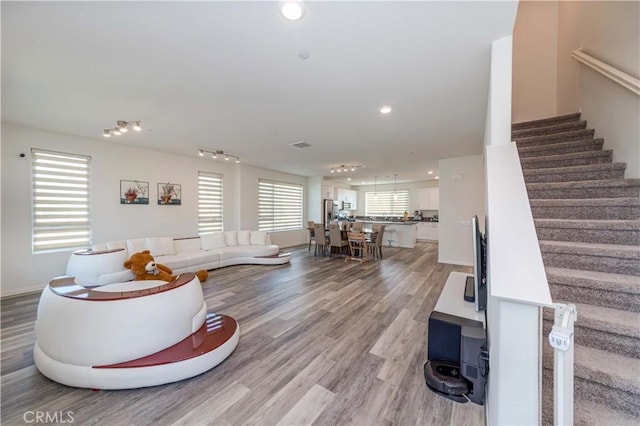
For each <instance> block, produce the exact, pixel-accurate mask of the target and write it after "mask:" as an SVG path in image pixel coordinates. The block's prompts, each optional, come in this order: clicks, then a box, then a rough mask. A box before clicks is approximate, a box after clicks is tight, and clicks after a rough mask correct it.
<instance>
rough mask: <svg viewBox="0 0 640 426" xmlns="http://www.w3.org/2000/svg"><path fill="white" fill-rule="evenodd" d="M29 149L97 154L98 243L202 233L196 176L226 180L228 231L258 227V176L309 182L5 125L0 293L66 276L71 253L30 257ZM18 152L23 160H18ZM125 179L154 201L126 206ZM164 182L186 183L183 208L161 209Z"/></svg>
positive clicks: (285, 237)
mask: <svg viewBox="0 0 640 426" xmlns="http://www.w3.org/2000/svg"><path fill="white" fill-rule="evenodd" d="M32 147H33V148H41V149H48V150H53V151H62V152H70V153H75V154H82V155H90V156H91V157H92V163H91V167H92V173H91V189H92V202H91V209H92V229H93V241H94V242H96V243H99V242H106V241H112V240H117V239H125V238H135V237H144V236H175V237H188V236H195V235H197V232H198V217H197V178H198V171H207V172H212V173H221V174H223V175H224V189H223V191H224V195H223V196H224V228H225V229H226V230H232V229H257V221H258V215H257V185H258V177H265V178H269V179H281V180H284V181H287V182H295V183H300V184H302V185H306V178H303V177H300V176H295V175H286V174H283V173H278V172H272V171H269V170H264V169H257V168H252V167H249V166H246V165H245V166H243V165H240V166H242V167H238V165H236V164H226V163H222V162H216V161H212V160H205V159H200V158H199V157H197V156H194V157H193V158H191V157H185V156H179V155H172V154H166V153H162V152H156V151H151V150H146V149H139V148H133V147H130V146H128V145H126V144H125V143H123V144H117V143H107V142H103V141H98V140H93V139H83V138H77V137H74V136H69V135H63V134H58V133H52V132H46V131H41V130H36V129H30V128H25V127H20V126H14V125H10V124H6V123H3V124H2V227H1V228H2V265H3V268H2V282H1V283H2V284H1V285H2V289H1V290H2V293H1V294H2V296H6V295H10V294H15V293H20V292H26V291H35V290H39V289H41V288H43V287H44V285H45V284H46V283H48V281H49V280H50V279H51V278H53V277H55V276H59V275H63V274H64V272H65V267H66V262H67V259H68V257H69V253H70V251H62V252H55V253H46V254H32V253H31V213H30V211H31V175H30V149H31V148H32ZM20 153H25V154H26V157H25V158H20V157H19V154H20ZM120 179H130V180H141V181H148V182H149V184H150V193H151V197H150V198H151V200H150V204H149V205H121V204H120V201H119V192H120ZM167 181H170V182H173V183H179V184H181V185H182V205H180V206H159V205H157V203H156V202H155V197H156V195H157V189H156V188H157V183H158V182H167ZM305 192H306V191H305ZM240 194H242V195H240ZM296 232H298V231H296ZM296 232H294V233H293V235H292V233H272V241H273V242H274V243H275V244H280V245H281V246H283V247H285V246H289V245H295V244H304V243H306V231H304V230H302V231H299V232H298V233H299V234H300V235H297V234H296ZM280 234H282V235H280Z"/></svg>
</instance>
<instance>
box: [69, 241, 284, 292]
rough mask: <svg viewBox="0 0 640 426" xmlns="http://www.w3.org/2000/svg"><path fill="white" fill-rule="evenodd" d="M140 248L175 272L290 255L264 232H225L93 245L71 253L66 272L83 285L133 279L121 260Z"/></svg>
mask: <svg viewBox="0 0 640 426" xmlns="http://www.w3.org/2000/svg"><path fill="white" fill-rule="evenodd" d="M143 250H149V251H150V252H151V255H152V256H153V257H154V258H155V260H156V262H157V263H161V264H163V265H166V266H168V267H170V268H171V269H173V273H174V274H181V273H184V272H196V271H198V270H201V269H207V270H211V269H216V268H221V267H224V266H230V265H240V264H259V265H279V264H284V263H287V262H289V261H290V260H291V256H290V254H280V248H279V247H278V246H277V245H274V244H271V238H270V236H269V233H268V232H266V231H249V230H247V231H226V232H218V233H213V234H207V235H203V236H201V237H194V238H173V237H151V238H135V239H129V240H119V241H111V242H108V243H102V244H95V245H94V246H93V247H91V249H89V250H87V251H78V252H75V253H74V254H72V255H71V256H70V258H69V263H68V264H67V272H66V274H67V275H68V276H73V277H75V278H76V280H75V281H76V283H77V284H79V285H85V286H96V285H105V284H111V283H116V282H123V281H128V280H132V279H133V278H134V277H133V274H132V273H131V271H130V270H128V269H126V268H125V267H124V266H123V263H124V261H125V260H127V259H128V258H129V257H130V256H131V255H132V254H133V253H137V252H140V251H143ZM90 254H99V255H98V256H96V255H90Z"/></svg>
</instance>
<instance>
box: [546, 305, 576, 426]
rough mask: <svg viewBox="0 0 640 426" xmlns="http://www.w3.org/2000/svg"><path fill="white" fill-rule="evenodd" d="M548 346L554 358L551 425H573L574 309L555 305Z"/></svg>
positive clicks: (568, 306) (574, 306)
mask: <svg viewBox="0 0 640 426" xmlns="http://www.w3.org/2000/svg"><path fill="white" fill-rule="evenodd" d="M553 307H554V310H555V312H554V322H553V328H552V329H551V332H550V333H549V343H550V344H551V347H553V349H554V354H553V424H555V425H573V328H574V323H575V322H576V320H577V318H578V317H577V315H578V314H577V311H576V305H574V304H568V305H566V304H564V303H554V304H553Z"/></svg>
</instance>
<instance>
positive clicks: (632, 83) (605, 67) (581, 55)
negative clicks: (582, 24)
mask: <svg viewBox="0 0 640 426" xmlns="http://www.w3.org/2000/svg"><path fill="white" fill-rule="evenodd" d="M571 57H572V58H573V59H575V60H576V61H578V62H581V63H583V64H585V65H586V66H588V67H589V68H591V69H593V70H595V71H597V72H599V73H600V74H602V75H604V76H605V77H607V78H609V79H611V80H613V81H615V82H616V83H618V84H619V85H621V86H622V87H624V88H626V89H629V90H631V91H632V92H633V93H635V94H636V95H640V80H639V79H637V78H635V77H634V76H632V75H629V74H627V73H625V72H624V71H620V70H619V69H617V68H615V67H613V66H611V65H609V64H607V63H605V62H602V61H600V60H598V59H596V58H594V57H593V56H591V55H588V54H586V53H585V52H583V51H582V49H576V50H574V51H573V52H571Z"/></svg>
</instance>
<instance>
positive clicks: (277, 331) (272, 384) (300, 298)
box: [1, 242, 484, 425]
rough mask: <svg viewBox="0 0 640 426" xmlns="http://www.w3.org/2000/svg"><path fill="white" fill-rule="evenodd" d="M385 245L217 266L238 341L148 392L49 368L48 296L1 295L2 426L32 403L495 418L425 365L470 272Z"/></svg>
mask: <svg viewBox="0 0 640 426" xmlns="http://www.w3.org/2000/svg"><path fill="white" fill-rule="evenodd" d="M383 254H384V256H385V258H384V259H383V260H382V261H381V262H368V263H364V264H359V263H356V262H346V263H345V262H343V260H342V259H340V258H335V257H334V258H333V259H329V257H314V256H313V251H312V252H311V254H309V253H308V252H307V248H306V246H305V247H304V248H299V249H296V250H294V251H293V257H292V260H291V264H290V265H282V266H258V265H247V266H232V267H228V268H222V269H219V270H215V271H212V272H211V273H210V276H209V279H208V280H207V282H206V283H205V284H204V293H205V298H206V300H207V304H208V306H209V308H210V309H215V310H217V311H218V312H220V313H224V314H227V315H231V316H233V317H235V318H236V319H237V320H238V322H239V324H240V331H241V336H240V343H239V345H238V347H237V348H236V350H235V352H234V353H233V354H232V355H231V356H230V357H229V358H228V359H227V360H226V361H225V362H223V363H222V364H220V365H219V366H218V367H216V368H214V369H213V370H211V371H209V372H207V373H204V374H202V375H200V376H198V377H194V378H192V379H188V380H184V381H181V382H178V383H173V384H168V385H164V386H157V387H153V388H145V389H134V390H124V391H91V390H87V389H75V388H70V387H66V386H63V385H60V384H58V383H55V382H53V381H51V380H49V379H47V378H45V377H44V376H42V375H41V374H40V373H39V372H38V371H37V370H36V368H35V366H34V364H33V357H32V350H33V342H34V333H33V324H34V320H35V315H36V308H37V302H38V297H39V295H26V296H21V297H14V298H8V299H5V300H2V325H1V329H2V335H1V343H2V369H1V374H2V380H1V383H2V390H1V397H2V414H1V420H2V424H3V425H14V424H25V422H24V418H23V416H24V414H25V412H27V411H49V412H51V413H53V412H60V411H62V412H67V411H72V412H73V420H74V424H81V425H93V424H99V425H128V424H136V425H169V424H182V425H201V424H215V425H240V424H243V425H245V424H246V425H276V424H280V425H305V424H314V425H344V424H357V425H449V424H451V425H462V424H473V425H479V424H480V425H481V424H484V407H482V406H478V405H475V404H472V403H467V404H457V403H454V402H451V401H449V400H447V399H444V398H442V397H440V396H437V395H435V394H434V393H432V392H431V391H429V390H428V389H427V387H426V385H425V383H424V379H423V374H422V366H423V364H424V362H425V361H426V332H427V319H428V316H429V314H430V312H431V310H432V309H433V307H434V306H435V303H436V301H437V298H438V295H439V294H440V292H441V290H442V286H443V285H444V283H445V280H446V278H447V276H448V275H449V272H451V271H464V272H470V268H466V267H458V266H454V265H446V264H439V263H437V258H438V246H437V244H436V243H428V242H419V243H418V245H417V247H416V248H415V249H398V248H384V249H383ZM460 297H462V295H460ZM78 320H80V319H78ZM61 326H62V325H61ZM28 419H29V417H28Z"/></svg>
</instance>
